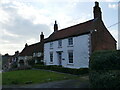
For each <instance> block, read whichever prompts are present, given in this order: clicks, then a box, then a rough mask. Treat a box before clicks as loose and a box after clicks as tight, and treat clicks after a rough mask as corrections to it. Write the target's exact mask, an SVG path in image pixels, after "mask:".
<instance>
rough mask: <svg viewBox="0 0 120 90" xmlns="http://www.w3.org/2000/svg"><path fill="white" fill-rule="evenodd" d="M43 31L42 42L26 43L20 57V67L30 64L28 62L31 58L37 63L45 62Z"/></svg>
mask: <svg viewBox="0 0 120 90" xmlns="http://www.w3.org/2000/svg"><path fill="white" fill-rule="evenodd" d="M43 40H44V35H43V32H42V33H41V35H40V42H38V43H35V44H32V45H27V43H26V44H25V47H24V49H23V50H22V51H21V52H20V54H19V57H18V67H22V66H23V67H24V66H29V64H28V62H29V61H30V60H33V61H35V63H38V62H43V48H44V47H43V46H44V45H43Z"/></svg>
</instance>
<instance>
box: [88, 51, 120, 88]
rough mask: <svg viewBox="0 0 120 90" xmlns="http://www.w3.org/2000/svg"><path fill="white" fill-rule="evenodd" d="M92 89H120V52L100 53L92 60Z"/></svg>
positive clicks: (90, 76) (94, 54)
mask: <svg viewBox="0 0 120 90" xmlns="http://www.w3.org/2000/svg"><path fill="white" fill-rule="evenodd" d="M89 65H90V74H89V78H90V87H91V88H120V51H100V52H95V53H93V54H92V56H91V58H90V64H89Z"/></svg>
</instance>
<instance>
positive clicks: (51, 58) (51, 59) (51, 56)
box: [50, 52, 53, 62]
mask: <svg viewBox="0 0 120 90" xmlns="http://www.w3.org/2000/svg"><path fill="white" fill-rule="evenodd" d="M50 62H53V52H50Z"/></svg>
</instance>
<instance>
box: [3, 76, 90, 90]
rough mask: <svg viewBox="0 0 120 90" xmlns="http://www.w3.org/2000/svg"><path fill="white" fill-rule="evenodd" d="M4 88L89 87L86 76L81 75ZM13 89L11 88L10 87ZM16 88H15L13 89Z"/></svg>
mask: <svg viewBox="0 0 120 90" xmlns="http://www.w3.org/2000/svg"><path fill="white" fill-rule="evenodd" d="M4 88H89V80H88V76H83V77H80V78H78V79H72V80H62V81H54V82H48V83H43V84H31V85H24V86H21V85H10V86H7V85H6V86H3V90H4ZM12 90H13V89H12ZM15 90H16V89H15Z"/></svg>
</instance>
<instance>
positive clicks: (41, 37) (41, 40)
mask: <svg viewBox="0 0 120 90" xmlns="http://www.w3.org/2000/svg"><path fill="white" fill-rule="evenodd" d="M43 40H44V35H43V32H41V35H40V42H43Z"/></svg>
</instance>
